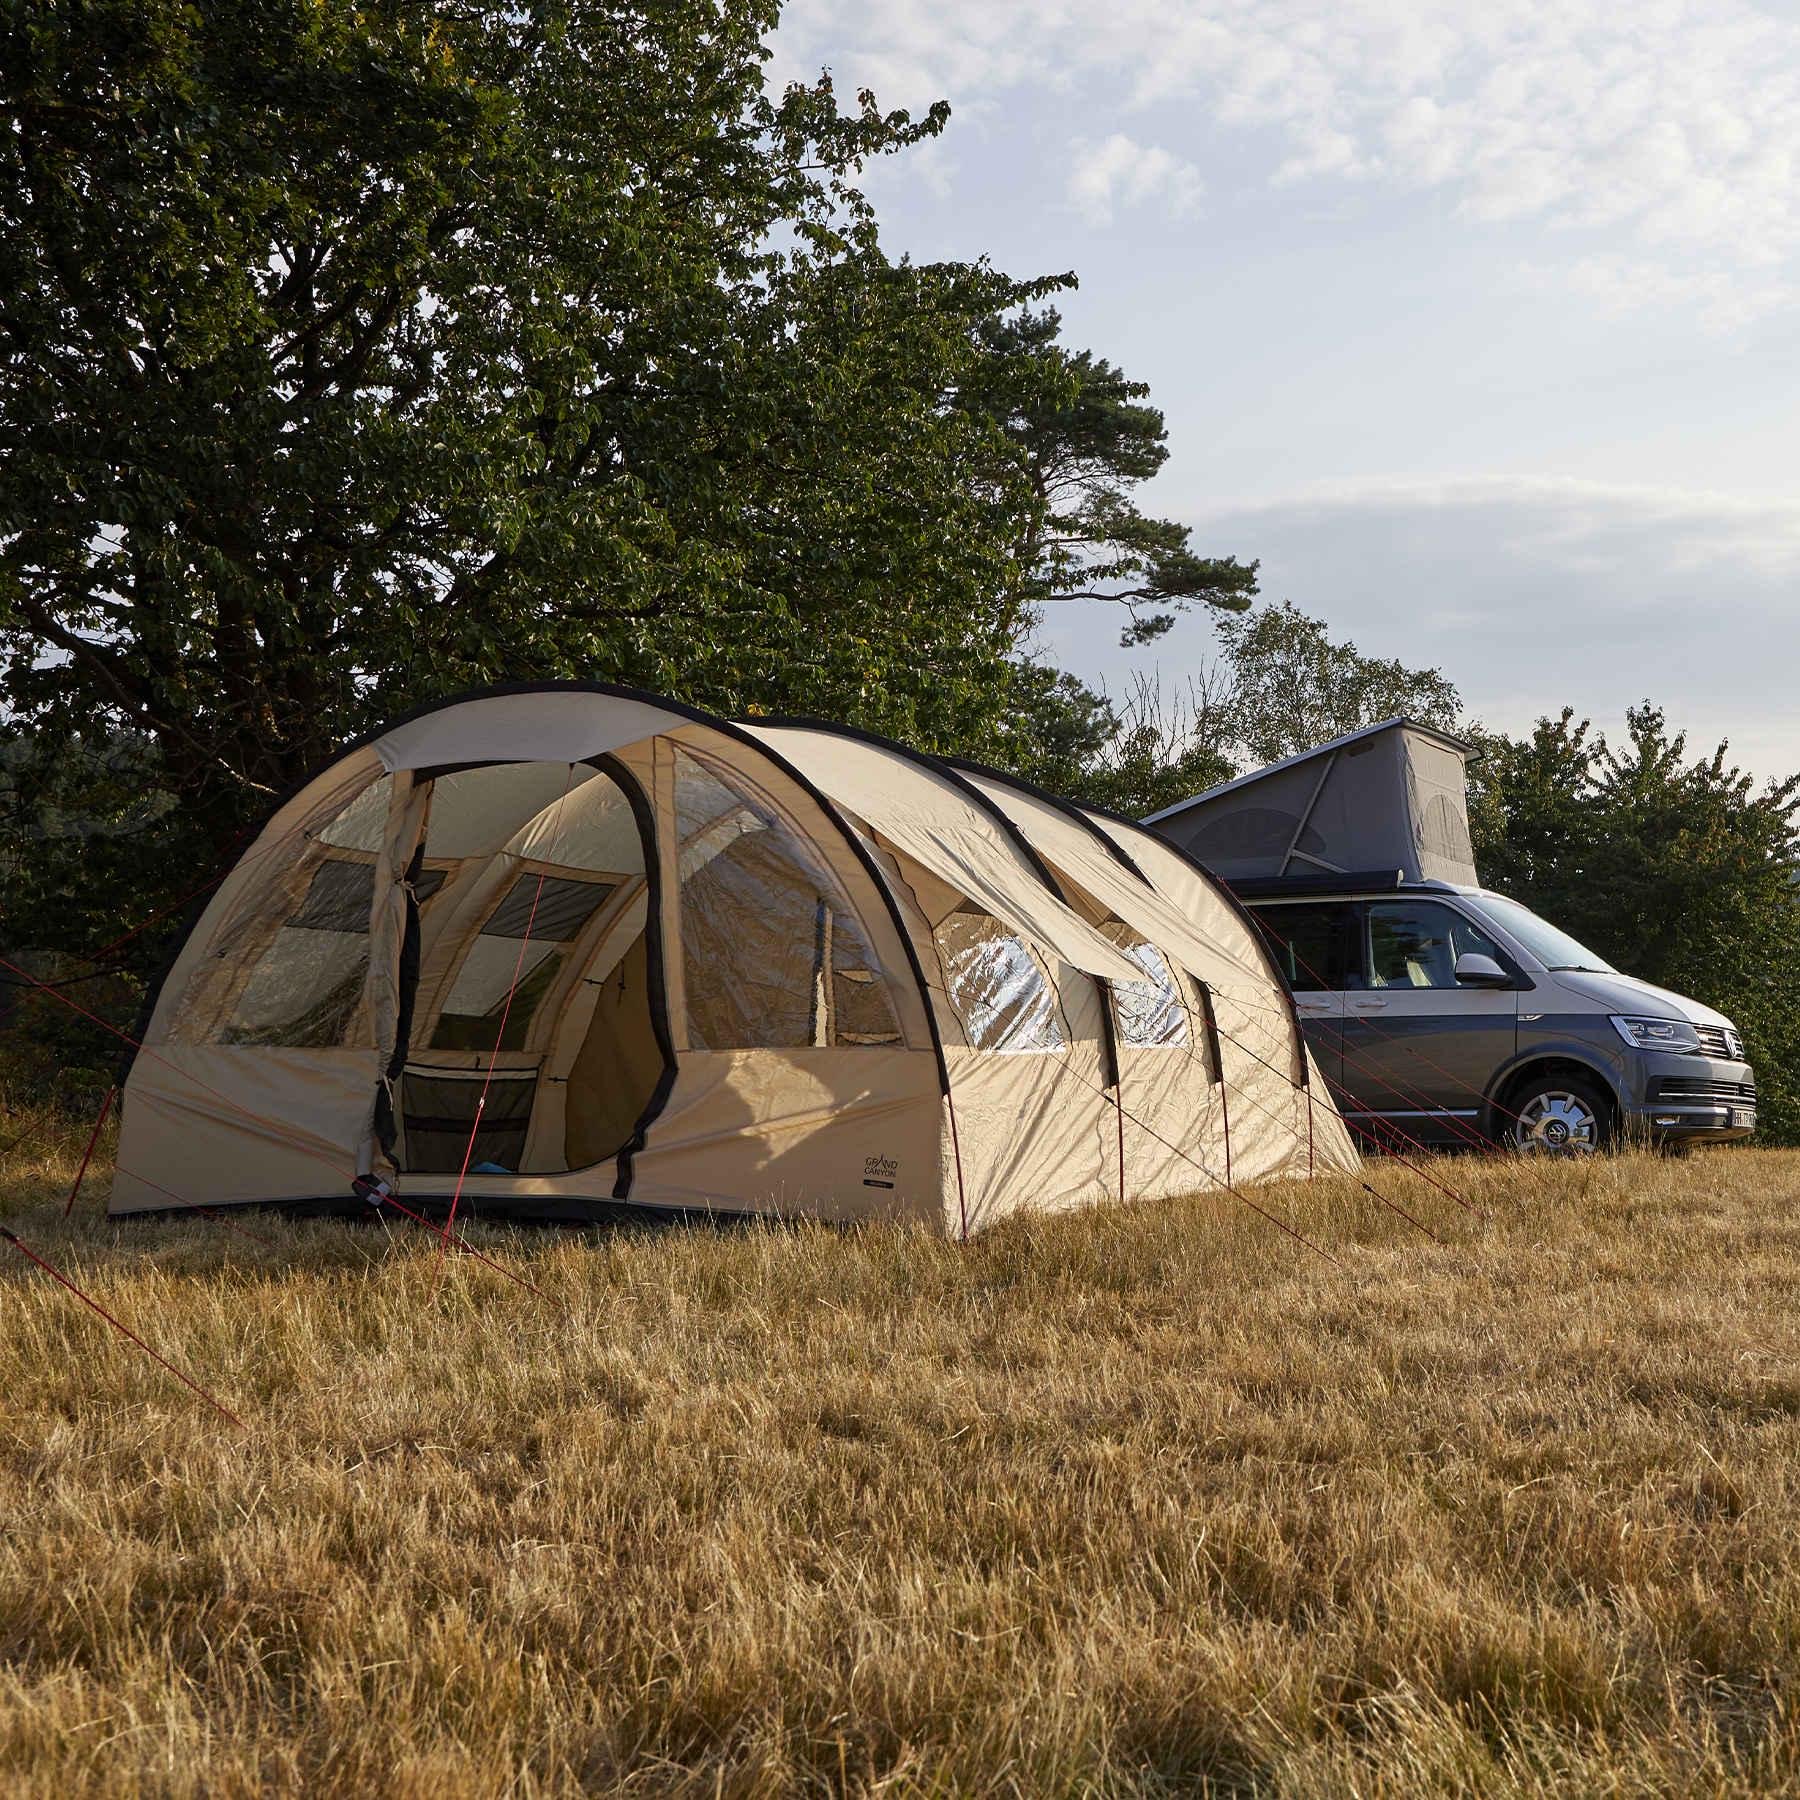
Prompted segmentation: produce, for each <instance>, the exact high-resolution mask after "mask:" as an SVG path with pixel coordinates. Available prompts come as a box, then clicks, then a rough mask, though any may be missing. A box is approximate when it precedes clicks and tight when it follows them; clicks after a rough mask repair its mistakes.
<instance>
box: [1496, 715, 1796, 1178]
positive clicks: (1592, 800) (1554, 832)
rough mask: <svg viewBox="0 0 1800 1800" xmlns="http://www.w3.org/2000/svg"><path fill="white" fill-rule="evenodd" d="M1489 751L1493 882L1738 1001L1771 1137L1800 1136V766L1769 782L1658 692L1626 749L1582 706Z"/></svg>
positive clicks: (1610, 956)
mask: <svg viewBox="0 0 1800 1800" xmlns="http://www.w3.org/2000/svg"><path fill="white" fill-rule="evenodd" d="M1483 749H1484V752H1485V754H1484V756H1483V758H1482V760H1481V761H1480V762H1479V763H1478V764H1477V765H1476V767H1475V769H1474V770H1472V771H1471V773H1472V774H1473V775H1474V776H1475V777H1476V781H1477V784H1478V785H1477V789H1476V792H1475V794H1474V795H1473V796H1472V805H1471V809H1470V822H1471V825H1472V826H1473V828H1474V834H1475V840H1476V842H1475V852H1476V862H1477V866H1478V867H1479V868H1480V870H1481V873H1482V879H1483V881H1484V882H1486V883H1487V884H1488V885H1489V886H1491V887H1493V888H1496V889H1498V890H1499V891H1501V892H1503V893H1507V894H1511V895H1512V896H1514V898H1516V899H1519V900H1522V901H1524V902H1525V903H1526V904H1527V905H1528V906H1531V907H1533V908H1534V909H1535V910H1537V911H1539V912H1541V913H1543V915H1544V916H1545V917H1546V918H1548V919H1551V920H1553V921H1554V922H1555V923H1556V924H1558V925H1560V926H1562V927H1563V928H1564V929H1565V930H1568V931H1570V932H1573V933H1574V935H1575V936H1576V937H1577V938H1579V939H1581V940H1582V942H1584V943H1586V944H1588V945H1590V946H1592V948H1594V949H1595V950H1597V951H1599V952H1600V953H1601V955H1603V956H1604V957H1605V958H1606V959H1607V960H1608V961H1609V962H1611V963H1613V964H1614V965H1615V966H1617V967H1618V968H1620V969H1622V970H1624V971H1625V972H1626V973H1628V974H1631V975H1636V976H1640V977H1641V978H1642V979H1644V980H1646V981H1651V982H1655V983H1656V984H1657V985H1659V986H1661V987H1667V988H1672V989H1674V990H1675V991H1676V992H1677V993H1682V994H1691V995H1692V996H1693V997H1694V998H1695V999H1697V1000H1702V1001H1705V1002H1706V1003H1707V1004H1708V1005H1710V1006H1715V1007H1717V1008H1718V1009H1719V1010H1720V1011H1721V1012H1724V1013H1726V1014H1727V1015H1728V1016H1729V1017H1730V1018H1731V1019H1733V1020H1734V1021H1735V1022H1736V1024H1737V1025H1738V1026H1739V1028H1740V1029H1741V1030H1742V1031H1743V1033H1744V1036H1745V1039H1746V1041H1747V1042H1748V1045H1749V1048H1750V1056H1751V1060H1752V1061H1753V1062H1754V1063H1755V1064H1756V1070H1757V1082H1758V1090H1759V1100H1760V1112H1761V1125H1762V1130H1763V1133H1764V1135H1765V1136H1766V1137H1768V1138H1769V1139H1771V1140H1773V1141H1776V1142H1784V1143H1791V1142H1795V1141H1800V888H1797V887H1796V885H1795V883H1796V878H1797V875H1800V835H1797V834H1796V831H1795V825H1794V818H1795V813H1796V811H1797V810H1800V776H1793V777H1790V778H1789V779H1788V780H1786V781H1782V782H1771V783H1769V784H1767V785H1766V786H1764V787H1763V788H1761V789H1760V790H1759V789H1758V788H1756V786H1755V784H1754V783H1753V782H1752V780H1751V778H1750V777H1749V776H1747V775H1745V774H1743V773H1742V772H1741V771H1740V770H1738V769H1736V768H1734V767H1732V766H1731V765H1730V764H1729V763H1728V762H1727V760H1726V746H1725V745H1723V744H1721V745H1720V746H1719V748H1718V749H1717V750H1716V751H1714V752H1713V754H1712V755H1711V756H1707V757H1699V758H1693V759H1690V758H1689V756H1688V752H1687V739H1686V736H1685V734H1683V733H1680V732H1674V733H1671V731H1670V730H1669V727H1668V724H1667V721H1666V720H1665V718H1664V715H1663V714H1662V712H1661V711H1660V710H1659V709H1658V708H1656V707H1653V706H1651V705H1650V704H1648V702H1646V703H1645V704H1644V705H1643V706H1640V707H1637V708H1635V709H1633V710H1632V711H1631V712H1630V713H1629V714H1628V716H1627V741H1626V743H1625V744H1624V745H1622V746H1621V747H1619V748H1618V749H1614V748H1612V747H1610V746H1609V745H1608V744H1607V743H1606V740H1605V739H1604V737H1603V736H1601V734H1599V733H1598V732H1595V731H1594V730H1593V729H1592V728H1591V726H1590V725H1589V723H1588V722H1587V721H1586V720H1582V721H1580V722H1577V721H1576V719H1575V715H1574V713H1573V712H1572V711H1570V710H1568V709H1566V708H1565V709H1564V711H1563V712H1562V714H1561V716H1560V717H1558V718H1556V719H1540V720H1539V721H1538V725H1537V728H1536V730H1535V731H1534V732H1533V733H1532V735H1531V737H1530V738H1529V739H1527V740H1525V741H1523V742H1517V741H1512V740H1509V739H1506V738H1500V737H1493V738H1487V739H1485V740H1484V741H1483Z"/></svg>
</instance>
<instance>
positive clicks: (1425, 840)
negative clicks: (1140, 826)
mask: <svg viewBox="0 0 1800 1800" xmlns="http://www.w3.org/2000/svg"><path fill="white" fill-rule="evenodd" d="M1472 751H1473V746H1472V745H1470V744H1467V743H1465V742H1464V741H1463V740H1462V739H1460V738H1454V737H1451V736H1449V735H1448V734H1447V733H1444V732H1441V731H1437V730H1435V729H1433V728H1431V727H1428V726H1423V725H1417V724H1414V723H1413V722H1412V721H1410V720H1407V719H1389V720H1387V721H1385V722H1384V723H1383V724H1380V725H1371V726H1369V727H1367V728H1366V729H1364V730H1362V731H1356V732H1351V733H1350V734H1349V735H1348V736H1346V737H1341V738H1336V739H1334V740H1333V741H1332V742H1330V743H1328V744H1321V745H1320V746H1319V747H1318V748H1317V749H1316V750H1309V751H1307V752H1306V753H1305V754H1304V755H1301V756H1295V757H1290V758H1288V759H1287V760H1286V761H1285V762H1278V763H1272V764H1270V766H1269V767H1268V768H1266V769H1259V770H1256V771H1255V772H1254V773H1252V774H1249V775H1244V776H1240V777H1239V778H1238V779H1237V780H1236V781H1228V782H1224V783H1223V784H1221V785H1220V786H1218V787H1215V788H1208V789H1207V791H1206V792H1205V793H1203V794H1196V795H1195V796H1194V797H1193V798H1192V799H1191V800H1183V801H1181V802H1180V803H1179V804H1178V805H1175V806H1171V807H1167V808H1165V809H1164V810H1163V811H1162V812H1160V813H1157V814H1154V815H1153V816H1152V817H1151V818H1150V819H1149V820H1147V821H1146V823H1147V824H1151V825H1154V826H1155V827H1156V829H1157V830H1158V831H1159V832H1161V833H1162V835H1163V836H1165V837H1166V838H1168V840H1169V841H1170V842H1171V843H1173V844H1177V845H1179V846H1180V847H1181V848H1182V849H1183V850H1185V851H1187V852H1188V854H1189V855H1191V856H1194V857H1197V858H1198V859H1199V860H1200V861H1201V862H1202V863H1204V864H1205V865H1206V867H1207V868H1208V869H1210V870H1211V871H1212V872H1213V873H1214V874H1216V875H1218V876H1219V877H1220V878H1221V879H1223V880H1227V881H1235V880H1243V879H1248V878H1255V877H1268V876H1282V875H1320V874H1346V873H1350V872H1358V873H1361V872H1365V871H1368V870H1373V869H1381V870H1398V871H1399V872H1400V873H1401V874H1402V875H1404V876H1405V877H1406V878H1407V879H1408V880H1411V881H1447V882H1450V883H1452V884H1456V885H1464V886H1474V885H1475V883H1476V880H1477V877H1476V873H1475V853H1474V850H1473V848H1472V846H1471V843H1470V839H1469V814H1468V802H1467V786H1466V767H1467V762H1468V758H1469V756H1470V754H1471V753H1472Z"/></svg>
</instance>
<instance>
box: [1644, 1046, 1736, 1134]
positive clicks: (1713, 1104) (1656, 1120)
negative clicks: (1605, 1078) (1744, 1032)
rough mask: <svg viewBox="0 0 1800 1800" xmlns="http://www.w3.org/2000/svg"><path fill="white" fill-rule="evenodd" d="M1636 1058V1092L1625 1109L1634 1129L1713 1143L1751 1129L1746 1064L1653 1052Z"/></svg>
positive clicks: (1646, 1132)
mask: <svg viewBox="0 0 1800 1800" xmlns="http://www.w3.org/2000/svg"><path fill="white" fill-rule="evenodd" d="M1639 1060H1640V1061H1641V1063H1642V1065H1643V1066H1642V1068H1641V1069H1640V1071H1639V1093H1638V1094H1637V1095H1636V1096H1634V1097H1633V1099H1632V1101H1631V1103H1630V1104H1629V1105H1627V1107H1626V1109H1625V1111H1626V1114H1627V1116H1628V1119H1629V1121H1630V1123H1631V1125H1632V1126H1633V1127H1635V1128H1636V1130H1638V1131H1640V1132H1643V1133H1645V1134H1647V1135H1648V1136H1650V1137H1654V1138H1682V1139H1700V1140H1704V1141H1705V1142H1707V1143H1713V1144H1728V1143H1733V1142H1735V1141H1736V1140H1737V1139H1739V1138H1747V1137H1749V1136H1750V1134H1751V1133H1752V1132H1753V1131H1755V1129H1756V1075H1755V1072H1754V1071H1753V1070H1752V1069H1751V1067H1750V1065H1749V1064H1748V1063H1741V1062H1716V1061H1714V1060H1713V1059H1712V1058H1711V1057H1705V1056H1663V1055H1655V1054H1652V1055H1647V1056H1643V1057H1641V1058H1640V1059H1639Z"/></svg>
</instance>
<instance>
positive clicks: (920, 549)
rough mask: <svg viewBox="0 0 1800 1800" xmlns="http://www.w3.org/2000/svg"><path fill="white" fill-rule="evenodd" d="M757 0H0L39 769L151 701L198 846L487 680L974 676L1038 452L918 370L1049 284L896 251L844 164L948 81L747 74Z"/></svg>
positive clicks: (2, 325)
mask: <svg viewBox="0 0 1800 1800" xmlns="http://www.w3.org/2000/svg"><path fill="white" fill-rule="evenodd" d="M774 15H775V7H774V5H773V3H772V0H766V3H765V0H725V3H723V4H721V3H716V0H658V4H656V5H655V6H648V5H646V4H638V5H632V4H624V3H621V0H520V4H517V5H511V6H500V5H495V4H492V3H491V0H429V3H427V0H386V3H378V4H375V5H372V6H364V7H356V8H350V7H338V6H320V5H317V4H315V3H314V0H80V3H79V4H78V3H77V0H47V3H45V4H38V5H32V6H14V7H8V8H6V9H5V10H4V12H0V80H3V82H4V91H3V92H0V107H3V109H4V112H3V119H4V124H3V130H0V348H3V356H0V436H3V437H4V441H5V444H6V453H7V462H6V478H5V481H4V482H3V483H0V706H3V707H4V708H5V709H6V711H7V712H8V713H9V714H10V716H11V717H12V719H13V720H14V722H15V723H16V724H20V725H24V726H28V727H30V728H31V729H32V730H33V732H34V733H35V736H36V742H37V746H38V754H37V755H36V756H35V757H34V759H33V767H34V768H36V769H45V768H49V767H51V766H52V765H53V762H54V758H53V757H52V756H51V755H50V754H49V752H50V750H51V748H52V746H53V745H54V744H55V743H57V742H63V743H69V744H73V743H75V742H76V741H78V740H82V739H85V740H94V739H97V738H103V737H105V736H107V735H108V734H109V733H116V732H119V731H129V732H131V733H133V734H136V735H137V736H140V737H141V738H142V739H143V740H145V741H146V742H147V743H148V745H149V746H150V748H151V750H152V751H153V753H154V758H155V767H156V769H157V771H158V775H157V778H158V779H159V780H160V781H161V782H162V783H163V784H164V785H165V786H166V788H167V789H168V790H169V791H170V792H172V793H175V794H178V795H179V796H180V799H181V807H180V819H181V820H182V821H184V822H186V823H187V824H189V825H193V826H196V827H198V828H199V829H201V830H202V831H203V832H204V834H205V839H206V842H207V844H208V845H209V846H210V847H211V848H212V849H214V850H216V848H217V847H218V846H219V845H221V844H223V843H224V842H226V841H228V840H229V839H230V837H231V836H232V834H233V833H234V832H235V830H236V828H237V827H238V825H239V824H240V822H241V821H242V819H243V818H244V817H245V816H246V815H248V814H252V813H254V812H255V811H258V810H260V809H262V808H263V807H265V806H266V805H267V804H268V801H269V797H270V796H271V795H272V794H273V793H275V792H276V791H278V790H280V789H282V788H283V787H284V786H286V785H287V784H288V783H290V782H291V781H293V780H294V779H295V778H296V777H297V776H298V775H299V774H301V773H302V772H303V771H304V770H306V769H307V768H309V767H310V766H312V765H313V764H315V763H316V762H318V761H319V760H320V759H321V758H322V757H324V756H325V755H327V754H328V753H329V752H330V751H331V750H332V749H333V748H334V747H335V746H336V745H337V744H338V743H340V742H341V741H342V740H343V739H344V738H346V737H347V736H349V735H352V734H353V733H354V732H355V731H357V730H358V729H360V728H361V727H362V726H363V725H364V724H365V723H366V722H367V721H368V720H369V719H371V718H374V717H379V716H381V715H383V714H384V713H388V712H391V711H392V710H393V709H395V708H398V707H401V706H404V705H407V704H411V703H415V702H417V701H419V700H421V699H425V698H429V697H431V696H433V695H436V694H440V693H443V692H445V691H448V690H453V689H456V688H458V687H461V686H464V685H467V684H468V683H470V682H473V681H483V680H492V679H496V678H505V677H509V676H510V677H518V676H548V675H587V676H599V677H607V678H613V679H620V680H625V681H632V682H638V683H642V684H644V685H648V686H652V687H656V688H660V689H663V690H665V691H671V692H675V693H678V694H684V695H687V696H689V697H691V698H695V699H698V700H702V701H707V702H710V703H713V704H717V705H721V706H725V707H732V708H741V707H747V706H752V705H761V706H780V707H787V708H829V709H830V710H832V711H834V712H837V713H840V714H846V715H848V716H851V717H857V718H860V719H861V720H863V721H864V722H865V723H869V724H873V725H877V726H882V727H886V728H888V729H892V730H898V731H902V732H906V733H908V734H910V735H914V736H917V737H920V738H922V739H924V740H925V741H928V742H931V741H948V740H949V739H951V738H952V737H954V736H956V735H958V734H962V735H964V736H966V735H967V734H969V733H970V732H973V733H975V734H976V735H977V736H978V735H979V733H980V731H981V730H982V729H983V728H984V726H985V724H987V723H988V722H991V721H992V720H993V719H994V718H996V717H997V716H998V714H999V712H1000V711H1001V710H1002V708H1003V706H1004V703H1005V696H1004V681H1003V679H1002V676H1003V673H1004V671H1003V667H1002V665H1003V662H1004V658H1005V657H1006V655H1007V653H1008V652H1009V651H1010V650H1011V649H1012V648H1013V646H1014V644H1015V642H1016V640H1017V638H1018V635H1019V633H1020V631H1021V630H1022V629H1023V626H1024V622H1025V621H1026V619H1027V617H1028V614H1029V608H1030V605H1031V601H1032V598H1033V596H1032V593H1031V590H1030V587H1029V583H1028V582H1027V581H1025V580H1024V579H1022V578H1021V574H1020V567H1019V562H1018V541H1019V535H1020V534H1019V527H1018V521H1019V519H1020V518H1021V517H1024V516H1027V515H1029V514H1030V512H1031V509H1032V507H1033V505H1034V504H1035V496H1034V494H1033V492H1032V489H1031V486H1030V480H1029V476H1028V473H1027V471H1026V469H1025V468H1024V467H1023V465H1022V462H1021V459H1020V457H1019V455H1018V454H1017V450H1016V447H1015V446H1014V445H1012V444H1011V443H1010V442H1009V441H1008V440H1007V437H1006V434H1005V432H1004V431H1003V430H1002V429H1001V427H1000V426H999V425H998V424H997V423H996V422H995V421H994V420H992V419H991V418H988V417H986V416H984V415H982V414H980V413H979V412H976V411H971V410H969V409H966V408H958V407H955V406H952V405H947V404H945V396H946V395H947V394H951V393H954V392H956V391H957V390H958V389H959V388H960V387H962V386H964V385H966V384H968V382H969V381H970V380H971V378H972V377H971V371H972V370H973V369H975V368H976V367H977V366H978V365H980V364H982V363H983V362H984V360H985V361H991V360H992V358H993V355H994V354H995V353H994V351H993V350H992V349H991V347H986V346H984V343H983V338H982V333H983V331H984V329H985V327H986V325H987V322H988V321H990V320H991V319H992V318H994V317H995V316H996V314H998V313H1002V312H1004V311H1006V310H1007V309H1009V308H1013V307H1016V306H1017V305H1018V304H1019V303H1021V302H1022V301H1025V300H1028V299H1031V298H1034V297H1036V296H1039V295H1041V294H1042V293H1044V292H1045V291H1047V287H1048V286H1049V285H1053V284H1035V285H1021V284H1018V283H1014V282H1012V281H1009V280H1007V279H1006V278H1004V277H1002V276H1000V275H999V274H997V273H995V272H994V271H993V270H991V269H989V268H987V267H985V266H981V265H947V266H932V267H912V266H909V265H907V264H904V263H901V264H895V263H893V262H890V261H889V260H888V259H887V258H885V257H884V256H883V254H882V252H881V250H880V248H879V246H878V244H877V241H876V236H875V231H874V223H873V219H872V217H871V215H870V213H869V210H868V208H867V206H866V205H865V204H864V202H863V201H862V199H861V197H860V196H859V194H858V193H857V191H856V189H855V187H854V185H853V182H854V178H855V176H856V174H857V171H858V170H859V169H860V168H861V166H862V164H863V162H864V161H865V160H866V159H867V158H869V157H871V156H877V155H881V154H885V153H887V152H889V151H892V150H896V149H900V148H903V147H905V146H906V145H907V144H909V143H911V142H913V141H914V140H916V139H917V138H918V137H920V136H921V135H922V134H925V133H929V132H932V131H935V130H936V129H938V127H939V126H940V124H941V123H942V118H943V109H941V108H940V109H936V110H934V111H933V112H932V113H931V114H930V115H928V116H927V117H926V118H924V119H922V120H918V121H913V120H910V119H909V118H908V117H907V116H906V115H905V114H900V113H894V114H886V115H883V114H881V113H880V112H878V111H877V110H876V108H875V106H874V103H873V100H872V99H871V98H870V97H869V96H866V95H865V96H862V97H861V98H860V100H859V102H858V103H857V105H856V106H854V107H853V108H851V109H850V110H849V111H847V112H846V111H844V110H842V109H841V108H840V105H839V103H838V100H837V98H836V96H835V95H834V94H833V93H832V90H831V87H830V84H829V82H827V81H821V82H820V83H818V84H817V85H814V86H811V87H796V88H793V89H790V90H789V91H788V92H787V93H786V94H785V95H783V96H781V97H778V98H771V97H769V96H767V95H765V92H764V88H763V73H762V64H763V55H764V52H763V49H762V43H763V39H764V37H765V35H766V33H767V31H768V29H769V28H770V26H771V25H772V23H773V22H774ZM1037 379H1038V374H1037V373H1036V372H1034V371H1033V370H1031V369H1029V368H1027V369H1024V370H1022V371H1021V372H1019V374H1018V375H1017V377H1016V380H1017V382H1018V385H1019V386H1020V389H1021V391H1026V392H1028V391H1029V389H1030V388H1031V385H1032V383H1033V382H1034V381H1035V380H1037ZM171 841H172V840H171Z"/></svg>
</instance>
